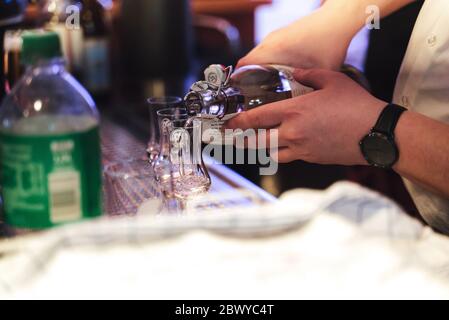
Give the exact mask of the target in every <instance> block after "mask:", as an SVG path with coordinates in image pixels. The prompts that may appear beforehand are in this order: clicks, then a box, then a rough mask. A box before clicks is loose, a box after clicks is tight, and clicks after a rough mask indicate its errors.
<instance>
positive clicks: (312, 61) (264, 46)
mask: <svg viewBox="0 0 449 320" xmlns="http://www.w3.org/2000/svg"><path fill="white" fill-rule="evenodd" d="M413 1H415V0H326V1H324V4H323V5H322V6H321V7H320V8H319V9H318V10H317V11H315V12H314V13H312V14H311V15H309V16H307V17H305V18H303V19H301V20H298V21H297V22H295V23H293V24H291V25H289V26H287V27H285V28H283V29H280V30H278V31H275V32H273V33H271V34H270V35H269V36H268V37H267V38H266V39H265V40H263V41H262V43H261V44H260V45H259V46H257V47H256V48H255V49H254V50H252V51H251V52H250V53H249V54H248V55H247V56H246V57H244V58H242V59H241V60H240V61H239V63H238V64H237V67H242V66H244V65H249V64H280V65H286V66H291V67H296V68H305V69H309V68H321V69H331V70H335V71H337V70H339V69H340V67H341V66H342V64H343V62H344V60H345V58H346V53H347V50H348V47H349V45H350V43H351V40H352V38H353V37H354V36H355V35H356V34H357V32H358V31H359V30H360V29H361V28H362V27H363V26H364V25H365V23H366V21H367V18H368V17H369V14H367V11H366V9H367V7H368V6H372V5H375V6H377V7H378V8H379V11H380V14H381V16H382V17H384V16H387V15H389V14H391V13H392V12H394V11H396V10H398V9H399V8H401V7H403V6H405V5H406V4H409V3H411V2H413ZM292 9H294V8H292Z"/></svg>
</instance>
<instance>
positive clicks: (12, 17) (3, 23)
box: [0, 0, 26, 103]
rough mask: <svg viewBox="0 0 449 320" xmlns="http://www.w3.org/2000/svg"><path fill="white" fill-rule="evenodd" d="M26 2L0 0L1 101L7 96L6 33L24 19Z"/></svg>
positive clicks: (21, 0)
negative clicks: (5, 67)
mask: <svg viewBox="0 0 449 320" xmlns="http://www.w3.org/2000/svg"><path fill="white" fill-rule="evenodd" d="M25 5H26V2H25V1H24V0H0V45H1V56H0V103H1V100H2V99H3V97H4V96H5V94H6V92H5V90H6V89H5V76H4V43H3V42H4V35H5V32H6V30H7V29H8V28H11V27H13V26H15V25H18V24H19V23H20V22H21V21H22V20H23V12H24V10H25Z"/></svg>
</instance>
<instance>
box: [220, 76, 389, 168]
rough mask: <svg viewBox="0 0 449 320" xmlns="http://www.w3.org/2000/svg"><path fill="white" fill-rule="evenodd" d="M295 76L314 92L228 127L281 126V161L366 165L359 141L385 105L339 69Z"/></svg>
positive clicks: (255, 112)
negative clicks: (338, 70)
mask: <svg viewBox="0 0 449 320" xmlns="http://www.w3.org/2000/svg"><path fill="white" fill-rule="evenodd" d="M295 78H296V80H297V81H299V82H300V83H302V84H304V85H306V86H310V87H312V88H314V89H315V90H316V91H314V92H312V93H309V94H307V95H304V96H300V97H297V98H293V99H290V100H284V101H281V102H277V103H274V104H270V105H266V106H262V107H259V108H256V109H253V110H250V111H248V112H245V113H242V114H241V115H239V116H238V117H236V118H234V119H232V120H230V121H229V122H228V123H227V127H228V128H231V129H243V130H245V129H262V128H263V129H278V130H279V132H278V134H279V147H280V148H279V152H278V154H277V157H278V160H279V162H291V161H293V160H304V161H308V162H313V163H320V164H338V165H362V164H367V163H366V161H365V159H364V158H363V156H362V154H361V151H360V147H359V142H360V140H361V139H362V138H363V137H364V136H365V135H366V134H368V133H369V131H370V130H371V128H372V127H373V126H374V124H375V123H376V121H377V118H378V117H379V115H380V113H381V111H382V109H383V108H384V107H385V106H386V105H387V103H386V102H383V101H381V100H378V99H376V98H374V97H373V96H371V95H370V94H369V93H368V92H367V91H365V89H363V88H362V87H360V86H359V85H358V84H357V83H355V82H354V81H352V80H351V79H349V78H348V77H347V76H345V75H343V74H341V73H338V72H333V71H327V70H317V69H314V70H296V72H295ZM268 145H269V144H268Z"/></svg>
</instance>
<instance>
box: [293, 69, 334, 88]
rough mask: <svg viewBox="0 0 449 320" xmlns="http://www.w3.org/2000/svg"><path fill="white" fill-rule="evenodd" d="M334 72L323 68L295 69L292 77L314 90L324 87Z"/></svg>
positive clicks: (329, 81)
mask: <svg viewBox="0 0 449 320" xmlns="http://www.w3.org/2000/svg"><path fill="white" fill-rule="evenodd" d="M334 73H335V72H333V71H329V70H324V69H295V71H294V72H293V77H294V78H295V80H296V81H298V82H299V83H301V84H303V85H305V86H307V87H311V88H313V89H315V90H320V89H324V88H325V87H326V86H328V85H329V84H330V83H331V81H332V79H333V77H332V75H333V74H334Z"/></svg>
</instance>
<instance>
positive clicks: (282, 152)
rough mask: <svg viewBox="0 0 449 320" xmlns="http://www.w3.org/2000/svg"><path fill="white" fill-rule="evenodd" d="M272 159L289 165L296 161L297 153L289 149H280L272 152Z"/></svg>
mask: <svg viewBox="0 0 449 320" xmlns="http://www.w3.org/2000/svg"><path fill="white" fill-rule="evenodd" d="M270 157H271V159H273V160H274V161H276V162H278V163H288V162H292V161H295V160H296V159H297V158H296V157H295V153H294V152H293V151H292V150H291V149H289V148H279V149H278V150H277V151H274V150H272V151H271V152H270Z"/></svg>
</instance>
